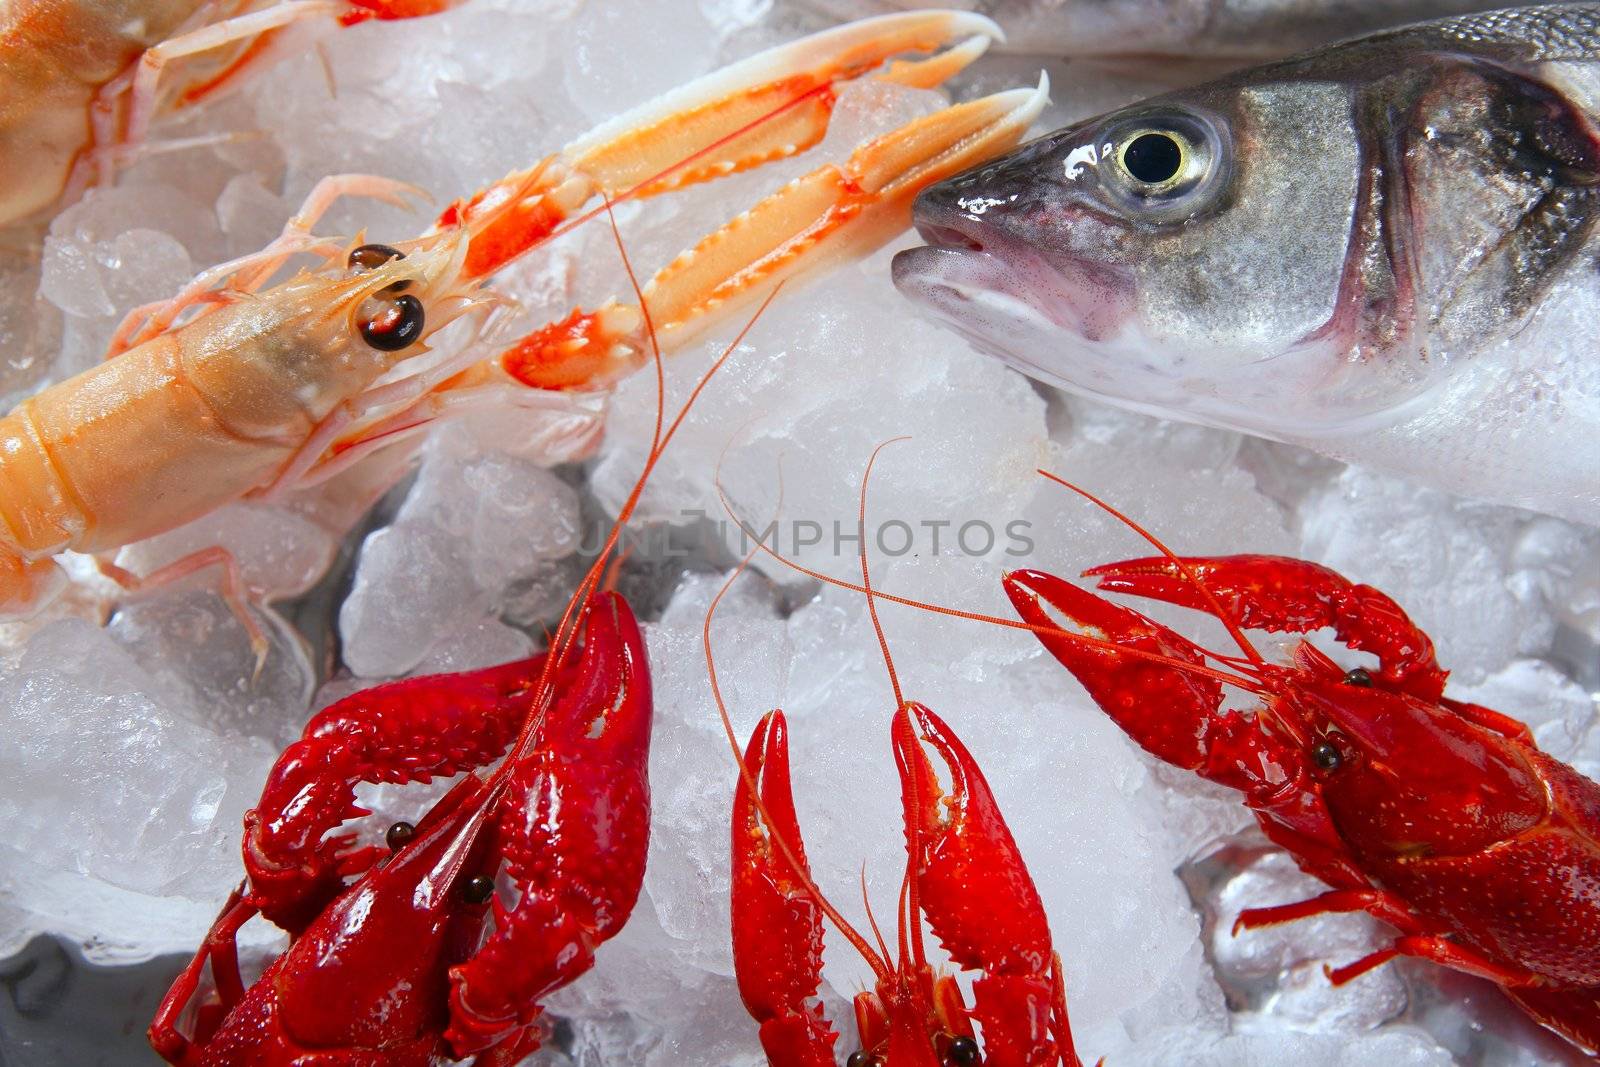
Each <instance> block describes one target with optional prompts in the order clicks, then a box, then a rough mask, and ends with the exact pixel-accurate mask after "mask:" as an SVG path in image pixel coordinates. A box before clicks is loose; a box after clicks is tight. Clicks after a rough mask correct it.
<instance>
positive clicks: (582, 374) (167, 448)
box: [0, 12, 1043, 654]
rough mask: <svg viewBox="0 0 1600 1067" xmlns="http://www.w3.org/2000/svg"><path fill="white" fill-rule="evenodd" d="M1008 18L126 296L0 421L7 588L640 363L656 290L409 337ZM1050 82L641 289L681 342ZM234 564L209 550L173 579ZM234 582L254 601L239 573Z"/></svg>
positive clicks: (870, 232)
mask: <svg viewBox="0 0 1600 1067" xmlns="http://www.w3.org/2000/svg"><path fill="white" fill-rule="evenodd" d="M992 32H993V30H992V26H991V25H990V24H988V23H987V22H985V21H984V20H981V19H977V18H974V17H971V16H963V15H960V14H955V13H938V12H932V13H923V14H914V15H906V16H897V17H893V18H889V19H880V20H875V21H869V22H865V23H858V24H854V25H851V26H846V27H840V28H838V29H835V30H832V31H828V32H825V33H823V34H819V35H815V36H813V37H811V38H808V39H806V40H803V41H800V42H796V43H794V44H790V45H786V46H780V47H779V48H776V49H772V50H770V51H769V52H767V53H764V54H762V55H758V56H756V57H753V58H751V59H749V60H745V61H743V62H742V63H740V64H736V65H735V66H733V67H730V68H728V69H727V70H725V71H722V72H719V73H717V74H713V75H710V76H708V77H707V78H704V79H702V80H701V81H699V82H697V83H695V84H693V85H691V86H688V87H685V88H684V89H682V90H679V91H678V92H676V93H674V94H670V95H669V96H668V97H666V98H664V99H662V100H659V101H655V102H652V103H651V104H648V105H645V106H644V107H642V108H640V109H637V110H636V111H635V112H633V113H630V114H628V115H625V116H622V117H621V118H619V119H617V120H614V121H613V122H612V123H610V124H608V125H607V126H605V127H603V128H602V129H600V130H597V131H595V133H593V134H591V135H589V136H587V137H584V138H580V139H579V140H578V141H576V142H574V143H573V144H572V145H570V146H569V147H568V149H567V150H565V151H564V152H563V153H561V154H559V155H557V156H556V157H552V158H551V159H550V160H547V161H545V162H544V163H541V164H540V165H538V166H536V167H534V168H531V169H530V170H526V171H521V172H518V173H516V174H513V175H510V176H508V177H507V178H506V179H504V180H503V181H501V182H498V183H495V184H494V185H493V186H491V187H489V188H487V189H485V190H484V191H482V192H481V193H479V194H477V195H476V196H474V197H471V198H468V199H466V200H462V201H457V202H456V203H454V204H452V205H451V206H450V207H449V208H447V209H446V210H445V212H444V213H443V214H442V215H441V216H440V219H439V221H438V223H437V224H436V226H435V227H434V228H433V230H432V231H431V232H430V233H428V234H426V235H424V236H423V237H420V238H418V239H416V240H414V241H409V242H404V241H403V242H397V243H395V244H394V245H387V246H370V245H369V246H362V247H358V248H355V249H351V248H349V245H350V244H353V243H354V242H335V241H327V240H321V239H317V238H315V237H312V236H311V235H310V228H311V226H312V225H314V223H315V220H316V218H317V217H318V216H319V215H320V214H321V213H322V212H323V211H325V210H326V209H327V208H328V207H329V206H330V205H331V204H332V203H333V202H334V201H335V200H336V199H337V198H338V197H339V196H340V195H345V194H352V193H353V194H368V195H375V196H380V197H391V198H392V197H396V196H399V195H401V192H402V190H401V189H400V188H399V187H397V186H396V185H395V184H394V183H391V182H386V181H383V180H381V179H375V178H362V177H350V178H341V179H328V180H326V181H325V182H324V183H323V184H321V185H319V186H318V188H317V189H316V190H315V191H314V192H313V193H312V195H311V198H310V199H309V201H308V203H307V205H306V207H305V208H304V209H303V210H302V212H301V213H300V214H299V215H298V216H297V217H296V218H295V219H294V220H292V221H291V223H290V225H289V227H288V228H287V230H286V232H285V234H284V236H283V237H282V238H280V240H279V241H277V242H274V243H273V245H271V246H269V247H268V248H267V249H265V250H263V251H262V252H260V253H257V254H255V255H252V256H247V257H245V258H244V259H243V260H240V261H236V262H234V263H230V264H226V265H224V266H223V267H220V268H217V269H215V270H213V271H210V272H207V273H206V274H204V275H202V276H201V277H200V278H199V279H197V280H196V282H195V283H194V284H192V285H191V286H189V287H188V288H187V289H186V290H185V291H184V292H183V293H180V294H179V295H178V296H177V297H176V298H174V299H173V300H171V301H169V302H166V303H165V304H163V305H160V306H155V307H150V308H144V309H140V310H139V312H136V313H135V314H133V315H130V316H129V318H128V320H127V322H126V323H125V324H124V328H123V329H121V330H119V331H118V333H117V336H116V338H115V339H114V341H113V346H112V348H113V353H114V354H115V358H113V359H111V360H108V361H107V362H106V363H105V364H104V365H102V366H100V367H97V368H94V369H91V370H90V371H87V372H85V373H84V374H82V375H79V376H78V377H76V378H73V379H69V380H68V381H66V382H63V383H60V384H58V385H56V386H52V387H51V388H49V389H47V390H45V391H44V392H43V393H41V394H39V395H38V396H36V397H33V398H30V399H29V400H28V401H25V402H24V403H23V405H21V406H20V407H19V408H18V409H17V410H16V411H14V412H13V413H12V414H11V415H9V416H7V418H6V419H5V420H3V421H0V436H3V438H4V440H5V441H7V442H9V445H8V447H7V449H6V459H5V461H4V463H3V466H0V485H3V487H4V488H3V490H0V515H3V516H4V518H5V520H6V530H5V531H4V534H5V537H4V540H5V542H6V543H5V544H3V545H0V549H3V551H0V562H3V563H4V570H5V574H4V581H3V582H0V609H4V610H8V611H12V612H16V611H25V610H28V609H29V608H31V607H32V606H35V605H37V604H38V603H40V602H41V601H42V600H44V599H47V598H48V596H49V595H50V592H51V589H52V587H53V586H54V585H55V584H57V583H58V582H59V573H58V572H57V570H56V568H55V567H54V565H53V563H52V561H51V558H50V557H52V556H53V555H54V554H55V553H57V552H60V551H63V550H65V549H77V550H85V551H104V550H107V549H110V548H114V547H116V546H119V545H122V544H126V543H128V542H130V541H132V540H136V539H138V538H140V537H144V536H148V535H150V534H153V533H156V532H159V531H161V530H165V529H170V528H172V527H174V526H176V525H179V524H180V523H182V522H185V521H187V520H189V519H192V518H194V517H196V516H197V515H200V514H203V513H205V512H207V511H209V510H211V509H212V508H215V507H217V506H218V505H220V504H222V503H225V502H227V501H229V500H233V499H237V498H238V497H240V496H243V495H245V494H247V493H254V494H262V493H275V492H278V491H282V490H284V489H287V488H291V487H294V486H298V485H304V484H307V483H308V482H310V481H314V480H316V479H319V478H322V477H326V476H329V475H330V474H333V473H336V472H338V471H340V470H343V469H345V468H347V467H349V466H350V465H351V464H353V463H355V462H356V461H358V460H359V459H360V458H362V457H363V456H364V455H366V454H369V453H370V452H372V451H376V450H381V449H383V448H385V447H387V446H389V445H393V444H396V443H397V442H399V441H401V440H402V439H404V438H405V437H407V436H409V435H412V434H415V433H416V432H417V431H418V430H419V429H421V428H422V427H423V426H425V425H427V424H428V423H429V422H430V421H431V420H433V419H434V418H437V417H439V416H440V415H442V414H445V413H447V412H450V411H454V410H459V409H461V408H463V407H465V406H469V405H471V404H474V403H484V402H498V401H501V400H506V399H509V400H510V401H511V402H512V403H521V404H530V405H534V406H540V405H545V406H548V405H550V404H552V403H554V402H558V401H553V400H552V393H551V392H550V391H549V390H552V389H555V390H574V389H595V388H600V387H602V386H604V385H605V384H607V383H608V382H609V381H612V380H614V379H615V378H616V377H618V376H620V375H622V374H625V373H627V372H628V371H629V370H631V369H633V368H634V367H636V366H637V365H638V364H639V363H640V362H642V360H643V345H642V338H643V328H644V325H645V324H644V321H643V316H642V315H641V314H640V312H639V310H638V309H637V308H632V307H626V306H623V305H616V304H612V305H607V306H605V307H602V308H600V309H599V310H597V311H595V312H574V313H573V315H571V316H570V317H568V318H567V319H565V320H563V321H561V322H558V323H555V324H553V325H551V326H550V327H548V328H546V329H544V330H541V331H538V332H537V333H535V334H534V335H532V336H530V337H528V338H526V339H524V340H523V341H522V342H520V343H518V344H516V345H515V346H513V347H512V348H511V349H509V350H507V351H506V352H504V353H502V355H500V356H499V357H497V358H494V359H490V360H485V361H481V362H480V361H478V359H477V357H476V355H475V354H474V353H473V352H472V350H471V347H470V346H469V347H468V349H467V350H466V351H465V352H463V353H461V354H459V355H458V356H456V357H455V358H454V360H453V361H448V362H446V363H445V364H444V365H443V366H432V367H427V368H425V369H424V368H423V367H422V366H421V364H423V363H424V362H425V361H422V360H413V359H412V357H415V356H418V355H421V354H423V353H425V352H426V351H427V348H428V345H427V342H428V340H429V338H430V337H432V336H433V335H434V334H435V333H436V332H437V331H438V330H439V329H440V328H441V327H442V326H443V325H445V324H446V323H448V322H450V321H452V320H453V319H455V318H457V317H460V316H461V315H463V314H468V313H471V314H484V313H487V311H488V310H489V307H488V305H489V303H490V301H491V299H492V298H491V296H490V294H489V292H488V291H486V290H485V289H484V288H483V286H484V284H485V283H486V281H487V280H488V279H489V277H490V276H491V275H492V274H493V273H494V272H495V271H497V270H499V269H500V268H502V267H504V266H505V265H507V264H508V263H510V262H512V261H513V260H515V259H516V258H517V257H519V256H521V255H522V254H524V253H526V252H527V251H528V250H529V249H531V248H532V247H535V246H536V245H538V244H539V243H540V242H541V241H543V240H545V239H546V238H547V237H549V236H550V235H551V233H552V232H555V231H556V230H557V228H558V227H559V226H561V225H562V224H563V222H565V221H567V220H570V219H572V217H573V215H574V213H575V212H577V211H578V210H579V208H580V207H581V206H582V205H583V204H585V203H587V202H589V201H591V200H593V199H595V198H597V197H600V196H604V197H605V198H607V199H614V198H616V197H618V196H625V197H626V196H635V197H636V196H646V195H653V194H656V193H660V192H665V191H668V190H670V189H672V188H675V187H678V186H681V185H684V184H688V183H691V182H698V181H704V180H709V179H711V178H714V177H716V176H718V175H721V174H724V173H728V172H730V171H733V170H738V169H741V168H745V167H750V166H756V165H759V164H760V163H762V162H765V161H767V160H768V159H771V158H776V157H780V156H784V155H789V154H792V153H794V152H797V151H799V150H801V149H803V148H805V147H807V146H809V145H811V144H814V143H815V142H816V141H817V140H818V139H820V137H821V136H822V133H823V132H824V130H825V129H826V126H827V122H828V117H829V114H830V112H831V108H832V105H833V102H834V100H835V98H836V87H837V84H838V83H839V82H841V81H845V80H849V79H852V78H855V77H860V76H863V75H866V74H868V73H869V72H871V71H873V70H874V69H875V68H877V67H879V66H880V65H881V64H882V63H883V62H884V61H885V60H886V59H888V58H889V57H890V56H892V55H894V54H896V53H900V52H906V51H933V50H937V49H938V48H939V47H941V46H943V45H945V44H948V43H950V42H951V41H952V40H955V39H959V38H963V37H965V38H966V39H965V40H963V41H961V43H960V44H958V45H957V46H956V47H955V48H953V49H951V50H949V51H947V52H944V53H942V54H940V55H937V56H934V57H932V58H929V59H926V60H923V61H920V62H911V61H907V62H900V63H896V64H894V65H892V66H891V67H889V68H888V69H887V70H886V71H884V72H882V73H881V75H880V76H882V77H884V78H888V79H890V80H893V81H897V82H901V83H903V84H910V85H932V84H937V83H938V82H940V81H942V80H943V79H944V78H945V77H947V76H948V75H949V74H951V73H953V72H954V71H956V70H959V69H960V68H961V67H963V66H964V65H965V64H966V63H968V62H970V61H971V59H972V58H974V57H975V56H976V55H978V54H979V53H980V52H981V51H982V50H983V47H984V43H985V42H986V40H987V39H988V37H989V35H990V34H992ZM1042 103H1043V95H1042V92H1040V93H1030V92H1022V93H1012V94H998V95H997V96H994V97H990V98H987V99H985V100H981V101H974V102H972V103H969V104H963V105H958V106H956V107H953V108H950V109H947V110H945V111H943V112H940V113H938V114H936V115H932V116H929V117H927V118H925V119H923V120H920V121H917V122H914V123H911V124H910V125H908V126H907V127H905V128H903V129H901V130H899V131H895V132H892V133H891V134H889V135H886V136H884V137H880V138H878V139H877V140H874V141H872V142H869V143H868V144H866V145H864V146H862V147H861V148H859V149H858V150H857V152H856V154H855V155H854V156H852V157H851V159H850V160H848V161H847V162H846V163H845V164H843V165H831V164H830V165H826V166H823V167H820V168H818V169H817V170H815V171H813V172H812V173H811V174H809V175H807V176H805V177H803V178H801V179H799V180H797V181H796V182H793V183H791V184H790V185H789V186H787V187H786V188H785V189H784V190H782V191H780V192H779V193H778V194H776V195H775V196H774V197H772V198H769V199H768V200H767V201H765V202H763V203H762V204H760V205H758V206H757V207H756V208H755V209H753V210H752V212H750V213H747V214H746V215H745V216H742V217H741V218H739V219H736V220H734V221H733V222H732V223H730V224H729V225H728V226H727V227H725V228H724V229H723V230H721V231H718V232H717V233H714V234H712V235H711V236H710V237H708V238H706V239H705V240H704V241H702V242H701V244H700V245H698V246H697V247H696V248H695V249H693V250H692V251H691V252H689V253H686V254H685V255H683V256H681V257H679V259H678V260H676V261H674V262H673V263H672V264H669V265H668V266H667V267H666V268H664V269H663V270H662V271H661V272H660V273H659V274H658V275H657V276H656V277H655V278H654V279H653V280H652V281H651V282H650V283H649V284H648V285H647V286H646V287H645V290H644V291H645V293H646V295H647V296H648V297H649V298H650V307H651V309H652V312H653V313H654V314H655V315H656V323H655V325H656V326H657V331H658V334H659V335H660V337H661V338H662V340H663V343H664V344H665V345H666V346H667V347H668V348H671V347H672V346H674V345H680V344H682V343H684V342H685V341H686V340H687V339H688V338H689V337H691V336H693V335H694V334H695V333H696V332H697V331H699V330H702V329H704V328H706V327H707V326H709V325H711V324H713V323H714V322H717V321H721V319H722V318H723V317H724V316H726V314H728V313H729V312H731V311H733V310H735V309H737V308H739V307H740V306H742V302H743V301H744V300H746V299H748V297H749V295H750V293H751V291H752V286H753V285H754V284H755V283H756V282H758V281H763V280H777V279H781V278H787V277H794V276H797V275H800V274H803V273H805V272H808V271H811V270H817V269H822V268H824V267H826V266H827V265H829V264H830V263H832V262H835V261H837V259H838V258H840V257H848V256H850V255H852V254H856V253H857V252H859V251H861V250H863V249H865V248H870V247H873V246H874V245H875V244H877V243H881V242H882V241H884V240H886V239H887V238H888V237H889V236H891V235H892V234H893V233H895V232H896V231H897V230H898V229H899V228H900V227H901V226H902V225H903V220H904V212H905V209H906V206H907V204H908V203H909V200H910V198H911V196H912V195H914V193H915V192H916V191H917V190H918V189H920V188H921V187H922V185H924V184H925V183H926V182H928V181H931V180H933V179H935V178H937V177H939V176H942V175H944V174H948V173H950V172H953V171H954V170H957V169H959V168H960V167H961V166H962V165H964V161H965V162H970V161H971V160H973V159H975V158H980V157H982V156H984V155H987V154H990V153H992V152H993V151H996V150H998V149H999V148H1001V147H1003V146H1004V145H1006V144H1010V143H1014V142H1015V140H1017V139H1018V138H1019V137H1020V136H1021V134H1022V132H1023V130H1024V129H1025V128H1026V126H1027V123H1028V121H1029V120H1030V119H1031V117H1032V116H1033V115H1034V114H1036V113H1037V111H1038V108H1039V107H1040V106H1042ZM300 252H312V253H318V254H321V255H323V256H324V257H326V261H325V265H324V266H323V267H322V268H320V269H314V270H306V271H302V272H301V273H300V274H298V275H296V276H295V277H293V278H291V279H290V280H289V281H287V282H284V283H282V284H280V285H277V286H274V287H271V288H264V287H265V286H266V285H267V283H268V282H269V280H270V279H271V277H272V276H273V274H274V273H275V271H276V270H277V269H278V268H279V267H280V266H281V265H282V264H283V263H284V262H285V261H286V260H287V259H288V258H289V257H290V256H292V255H294V254H296V253H300ZM180 320H182V324H181V325H176V326H175V325H174V324H175V323H177V322H179V321H180ZM380 379H382V381H380ZM91 413H92V417H87V416H90V415H91ZM153 501H154V502H155V503H152V502H153ZM227 562H228V561H227V559H226V557H224V556H219V555H218V554H217V553H208V554H202V555H200V556H196V557H193V558H190V559H187V560H183V561H179V562H178V563H176V564H174V565H173V566H172V567H171V568H167V569H166V574H164V575H162V577H166V576H170V575H173V574H181V573H187V572H188V571H190V570H193V569H194V568H195V567H197V566H204V565H211V564H215V563H222V564H224V565H226V564H227ZM233 586H234V588H233V589H232V591H231V595H232V599H233V600H234V602H235V605H236V610H238V607H237V605H238V601H239V599H240V598H239V591H238V589H237V580H236V579H235V580H234V582H233ZM242 617H243V616H242ZM253 637H254V638H255V640H256V641H257V643H258V654H259V651H260V647H261V646H260V641H261V638H260V635H259V634H253Z"/></svg>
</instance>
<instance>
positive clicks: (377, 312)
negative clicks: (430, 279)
mask: <svg viewBox="0 0 1600 1067" xmlns="http://www.w3.org/2000/svg"><path fill="white" fill-rule="evenodd" d="M405 284H407V283H399V284H397V285H391V286H389V288H387V289H385V290H383V291H382V292H379V293H373V294H372V295H371V296H369V297H367V298H366V299H365V300H363V301H362V302H361V307H360V308H358V309H357V310H356V327H357V328H358V329H360V331H361V337H362V340H364V341H366V342H367V344H369V345H371V346H372V347H373V348H376V349H377V350H378V351H380V352H398V351H399V350H400V349H402V348H405V347H407V346H408V345H411V344H412V343H414V342H415V341H416V340H417V339H418V338H419V337H421V336H422V327H423V324H424V322H425V321H426V319H427V316H426V315H425V314H424V313H423V310H422V301H420V300H418V299H417V298H416V297H414V296H411V295H410V294H409V293H401V292H397V291H396V290H397V289H399V288H402V287H404V285H405Z"/></svg>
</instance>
